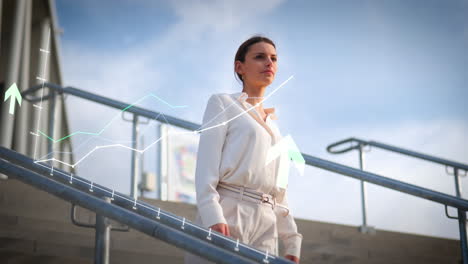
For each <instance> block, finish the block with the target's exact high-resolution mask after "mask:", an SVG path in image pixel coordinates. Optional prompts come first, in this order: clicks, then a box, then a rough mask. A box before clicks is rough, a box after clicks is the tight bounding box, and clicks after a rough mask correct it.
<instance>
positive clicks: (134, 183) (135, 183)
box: [130, 114, 140, 200]
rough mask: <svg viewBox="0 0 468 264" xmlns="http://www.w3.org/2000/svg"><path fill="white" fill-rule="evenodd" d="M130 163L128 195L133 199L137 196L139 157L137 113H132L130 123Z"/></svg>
mask: <svg viewBox="0 0 468 264" xmlns="http://www.w3.org/2000/svg"><path fill="white" fill-rule="evenodd" d="M132 148H133V150H132V163H131V174H132V175H131V177H132V179H131V185H130V196H131V197H133V198H134V199H135V200H136V199H137V198H138V173H139V167H138V159H139V158H140V156H139V152H137V148H138V115H137V114H133V124H132Z"/></svg>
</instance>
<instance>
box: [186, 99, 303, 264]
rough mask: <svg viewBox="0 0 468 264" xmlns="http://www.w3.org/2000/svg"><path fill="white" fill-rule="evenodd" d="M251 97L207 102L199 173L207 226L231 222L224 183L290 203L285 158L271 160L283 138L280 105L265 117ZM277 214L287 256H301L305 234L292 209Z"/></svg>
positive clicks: (197, 179) (200, 209)
mask: <svg viewBox="0 0 468 264" xmlns="http://www.w3.org/2000/svg"><path fill="white" fill-rule="evenodd" d="M247 97H248V95H247V94H246V93H236V94H215V95H212V96H211V97H210V99H209V100H208V104H207V106H206V110H205V114H204V116H203V125H202V128H201V135H200V143H199V146H198V154H197V156H198V158H197V165H196V173H195V187H196V194H197V207H198V212H199V214H200V217H201V220H202V225H203V226H204V227H206V228H208V227H210V226H212V225H214V224H217V223H225V224H227V223H226V219H225V218H224V216H223V210H222V208H221V206H220V204H219V198H220V197H219V194H218V192H217V190H216V187H217V184H218V182H226V183H228V184H232V185H238V186H243V187H247V188H251V189H254V190H257V191H258V192H262V193H267V194H270V195H272V196H274V197H276V203H279V204H281V205H283V206H286V207H287V206H288V202H287V195H286V189H284V188H280V187H278V186H277V184H276V181H277V174H278V166H279V160H280V158H277V159H275V160H274V161H272V162H270V163H269V164H265V163H266V158H267V154H268V151H269V149H270V148H271V147H272V146H273V145H275V144H276V143H277V142H279V141H280V139H281V134H280V132H279V129H278V127H277V126H276V124H275V122H274V121H273V120H274V119H276V116H275V115H274V108H266V109H264V110H265V112H266V113H267V118H266V121H264V120H263V119H262V118H261V116H260V114H259V113H258V112H257V111H256V110H255V108H252V105H251V104H249V103H248V102H247V101H246V99H247ZM250 108H252V109H251V110H250V111H247V110H248V109H250ZM276 208H281V207H276ZM285 212H286V213H285ZM275 214H276V220H277V228H278V236H279V238H280V239H281V240H282V241H283V243H284V246H285V249H286V255H288V254H289V255H293V256H297V257H299V256H300V249H301V243H302V235H301V234H299V233H298V232H297V226H296V223H295V221H294V218H293V216H292V214H291V212H289V214H287V211H286V210H284V209H282V210H276V209H275Z"/></svg>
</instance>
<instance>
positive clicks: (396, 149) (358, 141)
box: [327, 137, 468, 171]
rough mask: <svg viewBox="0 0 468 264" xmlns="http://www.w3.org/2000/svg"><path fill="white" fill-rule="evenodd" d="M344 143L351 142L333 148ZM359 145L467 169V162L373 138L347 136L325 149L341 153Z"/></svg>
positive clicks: (333, 152)
mask: <svg viewBox="0 0 468 264" xmlns="http://www.w3.org/2000/svg"><path fill="white" fill-rule="evenodd" d="M346 143H351V146H349V147H347V148H344V149H340V150H335V148H336V147H338V146H340V145H343V144H346ZM353 143H356V144H353ZM360 145H362V146H371V147H377V148H381V149H385V150H389V151H393V152H397V153H400V154H403V155H407V156H411V157H415V158H419V159H423V160H427V161H430V162H434V163H438V164H441V165H445V166H449V167H453V168H456V169H461V170H464V171H468V165H467V164H463V163H460V162H455V161H451V160H447V159H443V158H439V157H435V156H431V155H427V154H424V153H420V152H416V151H412V150H408V149H404V148H400V147H396V146H392V145H388V144H384V143H381V142H377V141H373V140H370V141H366V140H362V139H358V138H354V137H351V138H347V139H344V140H341V141H338V142H336V143H333V144H330V145H328V147H327V151H328V152H330V153H332V154H341V153H345V152H348V151H351V150H354V149H358V148H359V146H360Z"/></svg>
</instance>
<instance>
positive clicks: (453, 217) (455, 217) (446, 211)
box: [444, 204, 468, 222]
mask: <svg viewBox="0 0 468 264" xmlns="http://www.w3.org/2000/svg"><path fill="white" fill-rule="evenodd" d="M444 206H445V215H446V216H447V217H448V218H450V219H455V220H458V216H451V215H449V213H448V206H447V205H446V204H444ZM466 222H468V219H467V220H466Z"/></svg>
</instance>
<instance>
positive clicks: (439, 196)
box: [0, 83, 468, 264]
mask: <svg viewBox="0 0 468 264" xmlns="http://www.w3.org/2000/svg"><path fill="white" fill-rule="evenodd" d="M42 87H48V88H50V91H51V92H50V93H49V94H47V95H45V96H44V97H43V98H42V100H47V99H48V98H53V96H54V93H63V94H70V95H74V96H77V97H80V98H83V99H86V100H90V101H93V102H96V103H99V104H103V105H107V106H110V107H113V108H116V109H124V108H127V107H128V106H129V105H130V104H127V103H124V102H121V101H117V100H112V99H109V98H106V97H103V96H99V95H96V94H93V93H90V92H86V91H82V90H80V89H77V88H73V87H61V86H59V85H56V84H51V83H45V84H44V86H39V85H38V86H34V87H32V88H31V89H29V90H27V91H25V92H23V94H22V95H23V96H24V97H25V99H26V100H29V101H33V102H34V101H38V100H40V98H35V97H30V95H31V94H33V93H34V92H35V91H37V90H39V89H41V88H42ZM126 111H127V112H130V113H133V115H134V120H135V119H137V118H138V117H139V116H143V117H146V118H148V119H152V120H157V121H160V122H165V123H167V124H170V125H173V126H176V127H180V128H184V129H187V130H192V131H197V129H199V128H200V125H198V124H195V123H192V122H188V121H185V120H182V119H179V118H175V117H171V116H167V115H165V116H164V117H162V116H161V113H159V112H155V111H151V110H147V109H144V108H140V107H137V106H133V107H131V108H128V109H126ZM136 126H138V122H133V130H134V131H135V130H136ZM133 138H134V139H135V140H138V137H135V136H134V137H133ZM0 153H2V152H0ZM302 155H303V156H304V159H305V161H306V164H308V165H311V166H315V167H318V168H322V169H325V170H328V171H332V172H336V173H339V174H343V175H346V176H350V177H353V178H356V179H359V180H362V181H363V182H364V181H365V182H370V183H374V184H377V185H379V186H382V187H385V188H389V189H393V190H396V191H400V192H404V193H407V194H410V195H413V196H416V197H420V198H423V199H427V200H431V201H434V202H437V203H440V204H443V205H445V206H452V207H455V208H457V209H458V210H459V212H463V213H462V214H460V219H462V220H463V221H466V213H465V212H466V211H467V210H468V200H464V199H461V198H459V197H455V196H451V195H447V194H444V193H441V192H437V191H433V190H430V189H426V188H423V187H419V186H416V185H412V184H408V183H405V182H402V181H398V180H394V179H390V178H387V177H384V176H380V175H377V174H373V173H369V172H365V171H363V170H358V169H355V168H352V167H348V166H344V165H341V164H338V163H334V162H331V161H326V160H323V159H319V158H316V157H312V156H310V155H307V154H304V153H302ZM135 163H136V160H135V157H133V158H132V164H135ZM24 166H29V165H26V164H24ZM31 166H32V165H31ZM44 166H45V167H44ZM34 167H35V169H36V170H39V169H40V167H42V169H40V170H42V171H43V172H44V170H46V171H47V172H48V171H49V170H50V169H51V168H50V167H47V166H46V165H43V164H39V163H34ZM134 167H136V166H133V165H132V168H134ZM64 176H65V177H68V178H72V177H73V176H72V175H67V174H66V173H65V174H64ZM136 176H137V175H136V173H135V171H132V184H133V183H136V180H134V179H135V178H134V177H136ZM83 182H84V183H83V184H84V185H86V186H87V187H84V188H89V186H97V185H93V183H92V182H91V183H90V182H89V181H87V180H84V179H83ZM102 188H103V189H102V190H105V191H104V193H102V194H101V195H103V196H106V194H107V197H110V198H111V199H112V198H114V201H113V203H116V201H117V203H118V202H119V201H118V200H115V192H114V191H112V190H109V189H107V188H104V187H102ZM132 188H133V187H132ZM88 191H89V190H88ZM110 192H112V195H111V196H109V193H110ZM135 195H136V194H135ZM135 195H133V196H132V198H131V199H127V198H125V199H123V200H122V201H121V202H122V203H123V204H122V205H123V206H125V207H126V208H128V207H129V206H130V205H132V209H133V205H138V204H142V207H141V210H142V211H144V210H145V208H146V209H147V208H151V207H150V206H149V205H147V204H144V203H142V202H137V199H136V196H135ZM119 196H120V197H126V196H123V195H122V194H119ZM136 208H137V209H138V210H137V211H138V212H142V211H141V210H140V207H136ZM148 210H149V209H148ZM151 210H153V209H151ZM151 210H150V212H148V213H149V215H147V216H148V217H153V218H154V211H151ZM158 210H160V209H158ZM161 212H162V211H161ZM167 214H168V215H170V214H169V213H167ZM174 217H175V216H173V215H170V217H169V218H168V219H178V218H174ZM177 221H180V219H178V220H177ZM182 221H183V222H184V223H185V219H183V220H182ZM177 223H178V225H179V228H180V227H181V226H180V223H179V222H177ZM173 224H174V223H173ZM172 226H174V225H172ZM190 226H193V225H192V224H190ZM174 227H175V228H177V226H174ZM198 228H199V227H198ZM198 228H195V229H194V230H193V231H194V232H195V233H196V234H198V235H200V232H201V238H203V236H205V238H206V235H207V234H206V232H207V230H204V229H198ZM189 230H191V229H189ZM196 230H198V231H196ZM200 230H201V231H200ZM185 231H187V229H186V230H185ZM195 233H194V234H195ZM460 233H464V234H465V236H464V237H463V236H461V251H462V257H463V261H464V262H463V263H464V264H468V248H467V242H466V227H465V226H464V225H463V226H462V225H460ZM210 234H211V232H210ZM225 243H227V244H226V245H227V247H228V248H232V244H231V243H232V241H229V242H225ZM226 245H225V246H226ZM254 255H255V254H254ZM257 257H258V256H257ZM257 259H258V258H257ZM262 261H263V260H262Z"/></svg>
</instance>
